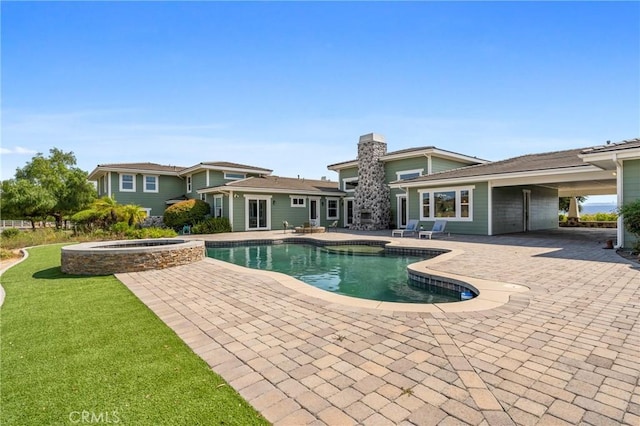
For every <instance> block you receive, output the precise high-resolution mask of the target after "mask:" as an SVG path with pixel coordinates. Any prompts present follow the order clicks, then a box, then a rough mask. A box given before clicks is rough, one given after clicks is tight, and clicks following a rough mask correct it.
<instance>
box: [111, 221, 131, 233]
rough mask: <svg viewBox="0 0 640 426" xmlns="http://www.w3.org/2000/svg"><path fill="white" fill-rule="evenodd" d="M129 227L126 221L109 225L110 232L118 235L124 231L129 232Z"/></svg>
mask: <svg viewBox="0 0 640 426" xmlns="http://www.w3.org/2000/svg"><path fill="white" fill-rule="evenodd" d="M130 229H131V226H129V224H128V223H127V222H118V223H114V224H113V225H111V228H110V230H111V232H112V233H114V234H116V235H119V236H124V235H126V233H127V232H129V230H130Z"/></svg>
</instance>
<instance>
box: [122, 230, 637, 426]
mask: <svg viewBox="0 0 640 426" xmlns="http://www.w3.org/2000/svg"><path fill="white" fill-rule="evenodd" d="M388 234H389V233H386V232H385V233H378V234H377V235H374V234H367V235H365V234H362V233H359V234H358V238H372V239H385V240H389V241H394V242H395V243H398V244H403V245H412V246H427V247H439V248H448V249H452V250H456V253H457V254H456V255H455V256H449V257H448V258H445V259H444V260H439V261H434V262H432V263H430V265H429V267H430V268H431V269H432V270H436V271H441V272H443V273H451V274H459V275H466V276H471V277H474V278H478V279H485V280H493V281H499V282H503V283H505V284H515V285H517V286H526V287H529V288H530V291H528V292H524V293H517V294H514V295H513V296H512V297H511V300H510V301H509V302H508V303H506V304H504V305H502V306H499V307H495V308H493V309H488V310H477V311H472V312H464V311H461V312H455V313H448V312H440V311H438V312H402V311H400V310H396V311H390V310H377V309H369V308H362V307H356V306H349V305H344V304H341V303H336V302H333V301H331V300H324V299H320V298H316V297H310V296H308V295H305V294H303V293H300V292H298V291H296V290H294V289H292V288H291V287H290V286H286V285H283V284H281V283H280V282H279V280H277V279H274V278H273V277H274V275H273V274H264V273H261V272H260V271H252V270H247V269H244V270H240V269H239V268H237V267H228V266H227V265H226V264H224V263H222V262H219V261H215V260H213V259H207V260H205V261H201V262H198V263H196V264H193V265H188V266H180V267H175V268H170V269H164V270H159V271H149V272H140V273H130V274H119V275H118V276H117V277H118V278H119V279H120V280H121V281H122V282H123V283H124V284H125V285H127V286H128V287H129V288H130V289H131V290H132V291H133V292H134V293H135V294H136V295H137V296H138V297H139V298H140V299H141V300H142V301H143V302H144V303H146V304H147V305H148V306H149V307H150V308H151V309H152V310H153V311H154V312H155V313H156V314H157V315H158V316H159V317H160V318H161V319H162V320H164V321H165V322H166V323H167V324H168V325H169V326H170V327H172V328H173V329H174V330H175V331H176V333H178V335H180V336H181V338H182V339H183V340H184V341H185V342H186V343H187V344H189V346H190V347H191V348H193V350H194V351H195V352H196V353H197V354H198V355H199V356H201V357H202V358H203V359H204V360H205V361H206V362H207V363H208V364H209V365H210V366H211V367H212V368H213V370H214V371H216V372H217V373H219V374H220V375H222V377H224V378H225V380H227V381H228V382H229V383H230V385H231V386H233V387H234V388H235V389H237V390H238V391H239V393H240V394H241V395H242V396H243V397H244V398H246V399H247V400H248V401H249V402H250V403H251V404H252V405H253V406H254V407H255V408H256V409H258V410H259V411H260V412H261V413H262V414H263V415H264V416H265V417H266V418H267V419H268V420H269V421H271V422H273V423H274V424H276V425H304V424H313V425H322V424H327V425H348V424H363V425H386V424H389V425H396V424H404V425H435V424H443V425H445V424H471V425H510V424H515V425H531V424H545V425H548V424H551V425H562V424H567V425H575V424H580V423H582V424H593V425H604V424H615V425H619V424H626V425H634V426H637V425H639V424H640V385H639V377H640V362H639V361H640V359H639V357H640V331H639V330H640V329H639V328H638V325H639V324H638V322H639V318H640V268H639V266H640V265H638V264H637V263H635V264H634V263H630V262H628V261H626V260H624V259H622V258H621V257H620V256H618V255H617V254H616V253H615V252H614V251H613V250H603V249H602V248H601V247H602V246H603V245H604V241H603V234H602V233H599V232H586V233H581V234H564V233H562V232H560V236H559V237H558V236H557V235H553V234H543V235H539V234H538V235H534V236H525V235H522V236H498V237H466V236H465V237H463V236H455V235H452V236H450V237H444V238H438V239H434V240H420V241H418V240H417V239H414V238H404V239H401V238H398V237H394V238H391V237H390V236H388ZM256 235H258V236H259V238H282V237H285V236H284V235H282V231H280V232H264V233H259V234H253V235H250V234H248V233H235V234H228V235H218V236H211V237H209V236H207V238H215V239H228V238H236V239H242V238H248V237H255V236H256ZM314 237H315V238H328V239H343V238H353V234H351V235H350V234H348V233H328V234H321V235H314ZM436 259H437V258H436ZM462 303H467V302H462ZM459 306H464V305H459Z"/></svg>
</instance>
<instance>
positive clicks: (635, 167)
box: [622, 159, 640, 249]
mask: <svg viewBox="0 0 640 426" xmlns="http://www.w3.org/2000/svg"><path fill="white" fill-rule="evenodd" d="M622 167H623V169H622V202H623V204H627V203H632V202H634V201H635V200H638V199H640V159H639V160H627V161H625V162H624V163H622ZM635 241H636V236H635V235H633V234H632V233H630V232H629V231H627V230H626V228H625V230H624V247H625V248H629V249H630V248H632V247H633V245H634V243H635Z"/></svg>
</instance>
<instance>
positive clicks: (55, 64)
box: [0, 2, 640, 179]
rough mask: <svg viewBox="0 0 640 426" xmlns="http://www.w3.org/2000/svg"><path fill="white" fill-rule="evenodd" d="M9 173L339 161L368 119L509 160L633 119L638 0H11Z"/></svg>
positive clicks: (390, 131) (318, 169) (378, 126)
mask: <svg viewBox="0 0 640 426" xmlns="http://www.w3.org/2000/svg"><path fill="white" fill-rule="evenodd" d="M0 7H1V12H2V14H1V15H2V17H1V19H2V22H1V24H2V27H1V31H2V34H1V35H2V52H1V54H2V63H1V66H2V148H1V149H2V155H1V158H2V179H7V178H10V177H12V176H13V175H14V172H15V169H16V167H21V166H23V165H24V164H25V162H27V161H30V159H31V157H32V156H33V155H34V153H35V152H44V153H47V152H48V150H49V149H50V148H52V147H57V148H60V149H62V150H65V151H73V152H74V153H75V155H76V157H77V160H78V166H79V167H81V168H83V169H85V170H87V171H91V170H92V169H93V168H94V167H95V166H96V165H97V164H105V163H120V162H138V161H150V162H156V163H161V164H171V165H181V166H191V165H194V164H196V163H198V162H200V161H232V162H238V163H244V164H250V165H255V166H260V167H266V168H270V169H273V170H274V174H277V175H280V176H297V175H300V176H301V177H302V176H304V177H306V178H320V177H321V176H328V177H329V178H331V179H336V178H337V175H336V174H335V173H334V172H331V171H328V170H327V169H326V166H327V165H328V164H331V163H336V162H340V161H346V160H351V159H354V158H355V157H356V152H357V151H356V149H357V142H358V137H359V136H360V135H362V134H366V133H370V132H376V133H381V134H383V135H384V136H385V137H386V140H387V143H388V150H389V151H392V150H397V149H403V148H409V147H417V146H431V145H434V146H437V147H439V148H442V149H447V150H451V151H455V152H460V153H464V154H468V155H475V156H478V157H481V158H485V159H489V160H499V159H504V158H508V157H512V156H516V155H521V154H527V153H532V152H545V151H555V150H561V149H569V148H576V147H583V146H585V147H586V146H591V145H598V144H602V143H605V141H607V140H611V141H613V142H616V141H620V140H623V139H629V138H634V137H638V136H639V135H640V118H639V117H640V3H638V2H619V3H616V2H524V3H523V2H401V3H398V2H394V3H386V2H384V3H371V2H316V3H309V2H283V3H279V2H257V3H254V2H182V3H180V2H133V3H130V2H2V4H1V6H0Z"/></svg>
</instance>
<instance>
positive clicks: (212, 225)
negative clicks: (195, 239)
mask: <svg viewBox="0 0 640 426" xmlns="http://www.w3.org/2000/svg"><path fill="white" fill-rule="evenodd" d="M221 232H231V222H229V219H227V218H226V217H212V218H209V219H207V220H205V221H203V222H200V223H197V224H195V225H194V226H193V227H192V228H191V233H193V234H219V233H221Z"/></svg>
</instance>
